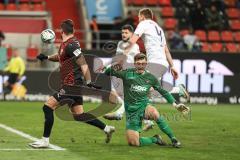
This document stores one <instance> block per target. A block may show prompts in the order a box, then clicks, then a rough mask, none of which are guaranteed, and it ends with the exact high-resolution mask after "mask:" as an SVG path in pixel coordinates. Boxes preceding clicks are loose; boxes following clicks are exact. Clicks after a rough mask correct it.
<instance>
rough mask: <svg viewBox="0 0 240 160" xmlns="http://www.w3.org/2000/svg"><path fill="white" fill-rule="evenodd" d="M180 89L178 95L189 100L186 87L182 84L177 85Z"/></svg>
mask: <svg viewBox="0 0 240 160" xmlns="http://www.w3.org/2000/svg"><path fill="white" fill-rule="evenodd" d="M178 87H179V89H180V91H179V96H180V97H183V98H185V99H186V100H187V101H189V100H190V94H189V93H188V91H187V89H186V87H185V86H184V85H183V84H179V85H178Z"/></svg>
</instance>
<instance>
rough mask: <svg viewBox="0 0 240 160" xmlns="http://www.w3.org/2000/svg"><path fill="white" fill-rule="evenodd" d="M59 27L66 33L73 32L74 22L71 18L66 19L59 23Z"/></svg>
mask: <svg viewBox="0 0 240 160" xmlns="http://www.w3.org/2000/svg"><path fill="white" fill-rule="evenodd" d="M61 29H62V30H63V32H64V33H65V34H66V35H69V34H73V31H74V23H73V21H72V20H71V19H66V20H64V21H62V23H61Z"/></svg>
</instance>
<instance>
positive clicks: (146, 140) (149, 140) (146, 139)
mask: <svg viewBox="0 0 240 160" xmlns="http://www.w3.org/2000/svg"><path fill="white" fill-rule="evenodd" d="M139 142H140V146H147V145H151V144H153V143H156V142H157V138H156V137H140V138H139Z"/></svg>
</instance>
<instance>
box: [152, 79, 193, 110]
mask: <svg viewBox="0 0 240 160" xmlns="http://www.w3.org/2000/svg"><path fill="white" fill-rule="evenodd" d="M153 88H154V89H155V90H156V91H158V92H159V93H160V94H161V95H162V96H163V97H164V98H165V99H166V100H167V102H168V103H170V104H172V106H173V107H175V108H176V109H177V110H178V111H180V112H182V113H183V114H187V113H188V112H189V111H190V108H189V107H187V106H185V105H184V104H182V103H178V102H177V101H176V99H175V98H174V97H173V96H172V94H171V93H169V92H168V91H166V90H165V89H163V88H162V87H161V85H160V84H159V82H158V81H157V79H155V84H154V85H153Z"/></svg>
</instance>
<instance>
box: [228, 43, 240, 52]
mask: <svg viewBox="0 0 240 160" xmlns="http://www.w3.org/2000/svg"><path fill="white" fill-rule="evenodd" d="M226 49H227V52H231V53H237V52H239V50H238V46H237V44H236V43H226Z"/></svg>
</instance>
